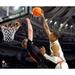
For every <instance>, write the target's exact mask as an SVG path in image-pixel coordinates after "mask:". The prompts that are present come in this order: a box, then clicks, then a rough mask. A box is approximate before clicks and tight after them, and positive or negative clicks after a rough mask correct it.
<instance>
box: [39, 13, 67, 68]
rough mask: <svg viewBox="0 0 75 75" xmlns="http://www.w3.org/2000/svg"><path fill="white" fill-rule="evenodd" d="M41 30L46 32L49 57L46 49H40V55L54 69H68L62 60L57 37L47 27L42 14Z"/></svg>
mask: <svg viewBox="0 0 75 75" xmlns="http://www.w3.org/2000/svg"><path fill="white" fill-rule="evenodd" d="M42 20H43V28H44V31H45V32H46V34H47V36H48V39H49V41H50V51H51V55H48V54H46V49H45V48H44V47H42V48H41V49H40V52H41V54H42V55H43V56H44V57H45V58H46V59H47V60H50V61H52V62H53V63H55V64H56V67H55V68H56V69H68V65H67V63H66V60H65V58H64V55H63V52H62V48H61V46H60V44H59V41H58V36H57V35H56V34H55V33H54V31H52V29H50V28H49V27H48V24H47V21H46V20H45V17H44V14H43V15H42Z"/></svg>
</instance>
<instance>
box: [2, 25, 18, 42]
mask: <svg viewBox="0 0 75 75" xmlns="http://www.w3.org/2000/svg"><path fill="white" fill-rule="evenodd" d="M18 29H19V27H18V28H17V27H5V26H1V30H2V33H3V40H4V41H7V42H10V41H13V40H14V35H15V33H16V31H17V30H18Z"/></svg>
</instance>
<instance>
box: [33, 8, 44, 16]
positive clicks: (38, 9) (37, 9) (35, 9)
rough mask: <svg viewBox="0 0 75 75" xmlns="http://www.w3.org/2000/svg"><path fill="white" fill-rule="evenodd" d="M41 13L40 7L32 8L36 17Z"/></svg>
mask: <svg viewBox="0 0 75 75" xmlns="http://www.w3.org/2000/svg"><path fill="white" fill-rule="evenodd" d="M42 13H43V10H42V9H41V8H40V7H35V8H33V9H32V14H33V15H34V16H37V17H38V16H41V15H42Z"/></svg>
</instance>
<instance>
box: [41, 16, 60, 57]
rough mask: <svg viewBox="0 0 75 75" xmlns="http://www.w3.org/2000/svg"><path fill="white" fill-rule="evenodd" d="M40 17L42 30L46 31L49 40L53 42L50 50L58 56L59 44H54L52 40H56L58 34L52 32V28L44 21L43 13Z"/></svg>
mask: <svg viewBox="0 0 75 75" xmlns="http://www.w3.org/2000/svg"><path fill="white" fill-rule="evenodd" d="M42 19H43V28H44V31H45V32H46V34H47V36H48V39H49V41H50V42H51V43H52V44H53V45H52V47H51V48H52V51H53V53H54V55H55V56H58V55H59V45H58V44H54V42H55V41H56V40H58V36H57V35H56V34H55V33H54V32H53V30H52V29H51V28H49V26H48V23H47V22H46V20H45V17H44V15H42Z"/></svg>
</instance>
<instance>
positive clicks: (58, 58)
mask: <svg viewBox="0 0 75 75" xmlns="http://www.w3.org/2000/svg"><path fill="white" fill-rule="evenodd" d="M40 53H41V54H42V55H43V56H44V57H45V58H46V59H47V60H49V61H52V62H53V63H55V64H58V63H59V62H62V61H63V60H62V59H61V58H60V57H58V56H52V55H48V54H46V49H45V47H42V48H41V49H40Z"/></svg>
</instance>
